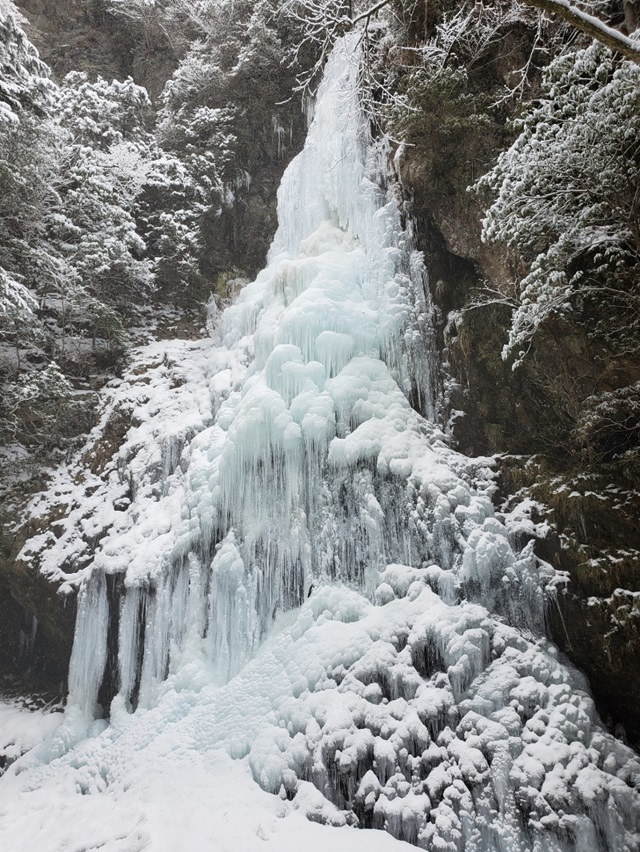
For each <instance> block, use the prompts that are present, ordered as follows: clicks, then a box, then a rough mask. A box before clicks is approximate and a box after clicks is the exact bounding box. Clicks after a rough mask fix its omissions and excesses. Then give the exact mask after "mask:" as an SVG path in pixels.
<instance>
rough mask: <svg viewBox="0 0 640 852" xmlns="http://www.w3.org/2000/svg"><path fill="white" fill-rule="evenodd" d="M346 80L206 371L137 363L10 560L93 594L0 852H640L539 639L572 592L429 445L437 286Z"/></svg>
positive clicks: (483, 493)
mask: <svg viewBox="0 0 640 852" xmlns="http://www.w3.org/2000/svg"><path fill="white" fill-rule="evenodd" d="M353 54H354V45H353V43H351V42H350V41H349V39H347V40H346V41H344V42H342V43H341V44H339V46H338V47H337V49H336V51H335V53H334V54H333V56H332V58H331V59H330V60H329V63H328V66H327V70H326V73H325V78H324V81H323V83H322V86H321V89H320V92H319V95H318V101H317V104H316V109H315V117H314V121H313V123H312V126H311V128H310V131H309V137H308V140H307V143H306V145H305V149H304V151H303V152H302V154H301V155H300V156H299V157H298V158H296V159H295V160H294V161H293V163H292V164H291V166H290V167H289V168H288V170H287V172H286V174H285V177H284V179H283V182H282V186H281V188H280V191H279V197H278V215H279V228H278V232H277V234H276V237H275V239H274V243H273V246H272V249H271V252H270V257H269V264H268V267H267V268H266V269H265V270H264V271H263V272H262V273H261V274H260V275H259V276H258V278H257V279H256V281H255V282H253V283H251V284H249V285H248V286H247V287H246V288H245V289H244V290H243V291H242V292H241V293H240V295H239V296H238V298H237V300H236V302H235V303H234V304H233V305H231V306H230V307H228V308H227V309H226V310H225V311H224V313H223V314H222V315H221V317H220V318H219V321H218V323H217V324H216V328H215V332H214V339H213V340H211V341H203V342H193V343H189V344H187V343H178V342H167V343H163V344H154V345H153V346H150V347H147V348H146V349H144V350H140V352H139V353H138V358H139V361H140V363H146V364H147V368H146V369H145V371H144V374H143V375H144V382H142V383H141V381H140V374H141V371H140V370H139V369H138V368H137V367H136V366H135V365H134V366H133V367H132V368H131V370H130V371H129V373H128V374H127V375H126V376H125V377H124V379H123V381H122V382H121V383H120V384H119V385H117V386H114V387H113V388H111V389H110V391H109V394H110V397H109V400H108V401H107V402H106V409H105V410H106V413H105V420H104V422H103V423H102V424H101V425H100V426H99V427H98V430H97V433H96V435H94V436H93V440H94V442H95V439H96V436H97V435H99V434H107V433H108V428H107V426H108V423H111V422H113V417H114V413H116V412H117V411H119V410H121V409H123V410H124V409H126V410H127V411H128V412H129V414H130V416H132V420H133V425H132V426H131V428H130V429H129V431H128V433H127V434H126V436H125V439H124V441H123V442H122V444H121V447H120V448H119V449H118V450H117V451H116V452H115V454H114V455H113V457H112V458H111V460H109V461H108V462H107V463H106V464H104V465H103V466H102V467H101V468H100V467H99V466H98V467H96V470H95V472H94V473H93V474H91V476H89V474H87V473H86V472H85V473H83V474H82V476H80V473H79V470H80V468H79V467H76V468H74V467H73V466H70V467H69V468H68V469H67V470H62V471H60V472H58V473H57V474H56V477H57V478H56V480H55V482H56V490H57V492H58V493H57V497H56V498H55V499H57V500H58V501H59V505H64V506H66V509H67V511H66V514H67V520H66V522H64V523H62V524H61V526H60V527H59V528H58V529H57V530H56V536H57V537H56V539H55V541H52V540H51V537H48V536H46V535H45V536H41V537H40V538H38V539H33V540H31V541H30V542H28V543H27V545H26V547H25V551H24V553H23V558H24V559H25V560H29V559H31V560H32V561H34V562H37V564H39V565H40V567H41V570H43V571H45V572H46V573H47V574H48V575H49V576H51V577H57V578H58V579H63V580H64V582H65V583H66V584H67V586H69V587H70V586H71V585H79V599H78V617H77V622H76V636H75V642H74V650H73V656H72V661H71V671H70V678H69V687H70V694H69V704H68V708H67V711H66V716H65V722H64V724H63V725H62V726H61V727H60V728H59V729H58V730H57V731H56V732H55V734H53V735H52V736H51V737H50V738H49V739H48V740H47V741H46V742H45V743H44V744H42V745H41V746H39V747H38V748H36V749H34V750H33V751H32V752H30V753H29V754H28V755H26V756H25V757H23V758H21V759H20V760H19V761H17V762H16V763H15V764H14V765H13V766H12V767H11V769H10V770H9V771H8V772H7V773H6V774H5V776H4V777H3V778H2V781H0V847H2V848H4V846H3V844H8V845H7V847H6V848H13V849H20V848H23V849H34V848H37V849H39V850H43V852H44V850H48V849H51V850H57V849H63V848H65V849H70V848H74V849H75V848H77V849H80V848H98V847H99V848H101V849H105V850H125V849H126V850H138V849H140V850H142V849H153V850H161V849H178V848H189V849H213V848H215V849H229V850H231V849H234V850H235V849H243V850H253V849H264V847H265V845H267V846H268V845H269V844H271V845H272V846H273V847H275V848H278V849H279V850H286V849H289V848H291V849H293V848H294V846H295V848H296V849H297V848H299V846H300V845H301V844H306V845H307V846H308V848H309V849H310V850H315V849H320V848H323V849H324V848H326V845H327V844H329V843H337V844H338V848H339V849H341V850H344V852H351V850H360V849H365V848H367V849H371V850H379V852H384V850H387V849H392V848H393V849H401V848H404V846H405V843H410V844H413V845H417V846H419V847H420V848H424V849H429V850H437V852H462V850H465V852H490V851H492V850H500V852H529V850H531V852H574V850H580V852H605V850H606V852H632V851H633V850H638V849H640V824H639V820H640V808H639V804H640V800H639V797H638V785H639V784H640V763H639V762H638V759H637V758H636V756H635V755H634V754H633V752H631V751H630V750H629V749H628V748H626V747H625V746H624V745H623V744H622V743H620V742H618V741H617V740H615V739H614V738H613V737H612V736H610V735H609V734H607V733H605V732H604V731H603V729H602V727H601V725H600V723H599V720H598V719H597V716H596V714H595V711H594V708H593V703H592V701H591V699H590V697H589V695H588V692H587V690H586V687H585V684H584V683H583V681H582V679H581V677H580V675H579V674H578V673H577V672H575V671H573V670H572V669H570V668H569V667H567V666H566V665H564V664H563V663H562V662H561V661H559V659H558V655H557V653H556V651H555V649H554V648H553V647H552V646H550V645H549V644H547V643H546V641H545V640H544V639H543V638H542V636H543V635H544V615H545V607H546V606H549V605H553V586H554V583H556V582H558V580H559V579H561V578H559V577H558V576H557V575H556V574H555V572H553V570H552V569H551V568H550V567H549V566H546V565H544V564H543V563H541V562H540V561H539V560H538V559H537V558H536V556H535V554H534V552H533V546H532V542H531V541H529V539H530V538H531V536H532V535H533V534H535V532H536V529H535V525H534V524H533V522H532V521H531V518H530V508H531V507H529V506H527V505H525V504H522V505H521V506H520V507H516V509H514V510H513V511H512V512H511V513H510V515H507V516H499V517H496V513H495V511H494V507H493V504H492V500H491V496H492V493H493V490H494V484H493V478H492V473H491V470H490V460H487V459H467V458H465V457H463V456H461V455H459V454H457V453H455V452H453V451H452V450H451V449H450V448H449V447H448V446H447V444H446V441H445V439H444V436H443V434H442V433H441V432H440V431H439V429H438V428H437V427H436V426H435V425H434V422H435V415H436V407H437V403H436V383H435V381H434V375H435V370H436V366H435V351H434V346H433V341H432V333H433V332H432V323H431V308H430V304H429V301H428V296H427V292H426V287H425V271H424V267H423V265H422V259H421V257H420V255H419V254H418V253H417V252H415V251H414V250H413V246H412V241H411V234H410V231H409V230H408V229H407V228H406V227H405V226H404V225H403V223H402V220H401V216H400V212H399V209H398V205H397V202H396V200H395V198H394V196H393V191H392V189H387V188H386V187H387V183H388V181H387V180H386V173H385V164H386V151H385V148H384V145H373V144H372V143H371V140H370V139H369V138H368V135H367V131H366V124H365V123H364V122H363V120H362V117H361V115H360V112H359V110H358V102H357V82H356V79H357V68H356V65H355V64H354V63H353V62H352V61H350V58H351V57H352V56H353ZM100 430H102V432H101V431H100ZM84 461H85V462H86V459H84ZM91 477H93V478H91ZM32 512H33V513H34V514H35V513H38V512H41V513H50V512H51V506H50V505H49V506H48V507H47V506H46V505H45V504H44V503H43V502H42V501H40V502H37V501H36V502H35V503H34V505H33V507H32ZM526 541H529V543H528V544H524V546H523V542H526ZM96 542H99V544H96ZM92 550H94V551H95V558H94V559H93V560H92V561H90V562H87V554H89V553H90V552H91V551H92ZM107 712H108V713H109V719H108V721H106V720H103V719H100V718H99V717H100V716H101V715H102V714H104V713H107ZM254 782H258V783H257V784H256V783H254ZM261 788H262V789H261ZM60 812H63V813H66V814H69V816H70V820H72V822H70V823H69V824H68V825H62V826H60V824H59V823H58V822H56V818H57V815H58V814H59V813H60ZM34 813H36V814H37V816H36V817H35V818H34V817H33V814H34ZM185 814H186V815H188V818H187V817H185V816H184V815H185ZM302 816H304V817H306V818H308V822H305V821H304V820H303V819H302V818H301V817H302ZM116 821H117V825H116ZM355 825H358V826H359V827H360V828H363V829H384V830H385V831H375V832H373V833H372V832H369V831H364V832H356V831H354V830H353V828H352V826H355ZM55 826H58V827H57V828H56V827H55ZM327 826H332V827H333V828H328V827H327ZM332 832H334V833H333V834H332ZM385 832H386V833H385ZM16 838H18V845H16ZM20 844H22V845H20Z"/></svg>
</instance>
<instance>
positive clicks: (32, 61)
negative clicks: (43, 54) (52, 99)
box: [0, 0, 51, 127]
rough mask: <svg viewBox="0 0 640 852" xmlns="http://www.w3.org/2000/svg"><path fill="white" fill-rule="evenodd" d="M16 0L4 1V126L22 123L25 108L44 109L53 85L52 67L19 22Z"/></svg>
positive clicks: (0, 63) (0, 121)
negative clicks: (41, 57) (50, 74)
mask: <svg viewBox="0 0 640 852" xmlns="http://www.w3.org/2000/svg"><path fill="white" fill-rule="evenodd" d="M20 18H21V16H20V14H19V13H18V11H17V9H16V8H15V6H14V4H13V3H12V2H7V0H2V2H1V3H0V127H1V126H2V125H4V124H14V125H15V124H18V123H19V122H20V115H21V113H22V112H23V110H27V111H32V110H38V111H43V110H45V109H46V107H47V104H48V95H49V91H50V87H51V83H50V80H49V71H48V69H47V67H46V65H45V64H44V63H43V62H42V61H41V60H40V59H39V57H38V52H37V50H36V49H35V47H34V46H33V45H32V44H31V43H30V42H29V40H28V39H27V37H26V36H25V34H24V32H23V31H22V29H21V28H20V26H19V19H20Z"/></svg>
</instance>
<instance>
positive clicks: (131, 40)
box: [16, 0, 179, 98]
mask: <svg viewBox="0 0 640 852" xmlns="http://www.w3.org/2000/svg"><path fill="white" fill-rule="evenodd" d="M16 5H17V6H18V8H19V9H20V11H21V12H22V13H23V14H24V15H25V17H26V18H27V20H28V22H29V23H28V25H26V26H25V31H26V33H27V35H28V36H29V38H30V39H31V41H32V42H33V43H34V44H35V46H36V47H37V48H38V51H39V53H40V56H41V58H42V59H43V60H44V61H45V62H46V63H47V65H49V66H50V67H51V69H52V70H53V72H54V74H55V75H56V76H57V77H58V78H59V79H61V78H62V77H64V75H65V74H67V73H68V72H69V71H85V72H86V73H87V74H89V76H90V77H95V76H97V75H100V76H101V77H104V78H105V79H106V80H112V79H113V78H114V77H115V78H116V79H119V80H124V79H125V78H127V77H133V79H134V80H135V82H136V83H137V84H138V85H140V86H144V87H145V88H146V89H147V90H148V91H149V94H150V95H151V97H152V98H153V97H156V96H157V95H159V94H160V92H161V91H162V87H163V86H164V84H165V82H166V81H167V79H168V78H169V77H170V76H171V74H172V73H173V71H174V69H175V67H176V65H177V63H178V59H179V57H178V56H177V55H176V53H175V51H174V49H173V46H172V44H171V43H170V42H169V41H168V39H167V37H166V35H165V34H164V33H163V32H162V31H161V29H160V28H158V27H148V28H143V27H142V25H141V24H139V23H137V22H134V21H131V20H127V19H123V18H121V17H117V16H115V15H114V14H113V13H112V12H110V11H109V9H108V6H107V4H106V3H104V2H102V0H18V2H17V3H16Z"/></svg>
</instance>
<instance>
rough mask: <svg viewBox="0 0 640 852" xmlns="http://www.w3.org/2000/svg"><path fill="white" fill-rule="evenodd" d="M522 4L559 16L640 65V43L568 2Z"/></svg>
mask: <svg viewBox="0 0 640 852" xmlns="http://www.w3.org/2000/svg"><path fill="white" fill-rule="evenodd" d="M522 2H523V3H524V4H525V5H526V6H533V7H534V8H536V9H540V10H541V11H542V12H550V13H551V14H552V15H558V16H559V17H561V18H563V19H564V20H565V21H568V22H569V23H570V24H572V25H573V26H574V27H576V29H578V30H580V31H581V32H583V33H585V34H586V35H588V36H591V38H593V39H595V40H596V41H599V42H601V43H602V44H604V45H606V46H607V47H609V48H611V50H617V51H618V53H620V54H622V56H624V57H625V58H626V59H630V60H631V61H632V62H636V63H637V64H638V65H640V42H638V41H636V40H635V39H632V38H629V37H628V36H626V35H625V34H624V33H621V32H620V31H619V30H616V29H614V28H613V27H610V26H608V25H607V24H605V23H604V22H603V21H601V20H600V19H599V18H596V17H595V15H590V14H589V13H588V12H585V11H583V10H582V9H579V8H578V7H577V6H573V5H571V4H570V3H569V2H568V0H522Z"/></svg>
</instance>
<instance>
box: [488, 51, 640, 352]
mask: <svg viewBox="0 0 640 852" xmlns="http://www.w3.org/2000/svg"><path fill="white" fill-rule="evenodd" d="M544 86H545V97H543V99H542V100H541V102H540V103H539V104H538V105H537V106H536V107H535V108H534V109H533V110H532V111H531V112H530V113H529V114H528V115H527V116H526V117H525V118H524V119H523V121H522V123H521V125H520V135H519V136H518V138H517V139H516V141H515V142H514V144H513V145H512V147H511V148H510V149H509V150H508V151H506V152H504V153H503V154H501V156H500V157H499V159H498V162H497V164H496V165H495V166H494V168H493V169H492V170H491V171H490V172H489V173H488V174H487V175H485V176H484V177H483V178H482V179H481V180H480V181H479V184H478V185H479V186H480V187H485V188H488V189H490V190H492V191H493V192H495V193H496V194H497V198H496V200H495V201H494V202H493V204H492V205H491V207H490V208H489V210H488V211H487V214H486V218H485V221H484V229H483V236H484V239H486V240H498V241H501V242H503V243H505V244H506V245H507V246H509V247H510V248H513V249H515V250H516V251H517V252H518V253H519V255H520V256H521V257H522V258H523V260H524V262H525V264H526V265H527V266H528V272H527V273H526V275H525V276H524V277H523V279H522V280H521V281H520V285H519V291H520V298H519V305H518V307H517V309H516V310H515V313H514V315H513V319H512V326H511V330H510V334H509V341H508V343H507V345H506V346H505V350H504V355H505V357H506V356H507V355H514V356H515V358H516V363H517V361H518V360H519V359H521V358H522V357H524V355H525V353H526V351H527V348H528V346H529V344H530V343H531V340H532V338H533V336H534V335H535V332H536V330H537V329H538V327H539V326H540V325H541V324H542V323H544V322H545V320H546V319H547V318H549V317H550V316H552V315H554V314H560V315H562V314H566V313H567V312H575V313H576V314H577V315H578V317H580V316H581V315H583V316H584V317H585V322H586V324H587V327H588V329H589V330H591V331H597V333H598V335H599V339H600V340H601V341H602V342H603V343H604V344H605V345H606V346H608V347H609V348H610V349H611V350H613V351H614V352H616V351H617V352H620V351H628V352H632V351H637V343H638V340H639V339H640V338H639V330H640V329H639V326H638V307H639V305H640V293H639V291H638V270H639V268H640V230H639V223H638V215H639V208H638V197H639V191H640V67H638V66H637V65H635V64H633V63H631V62H622V63H620V62H617V61H616V60H615V58H614V56H613V55H612V54H611V52H610V51H608V50H607V49H606V48H603V47H602V46H600V45H597V44H593V45H592V46H591V47H589V48H587V49H586V50H581V51H578V52H577V53H572V54H569V55H566V56H562V57H560V58H558V59H556V60H555V61H554V62H552V63H551V65H550V66H549V67H548V68H547V69H546V72H545V78H544ZM593 314H595V315H596V316H595V317H594V316H593Z"/></svg>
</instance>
